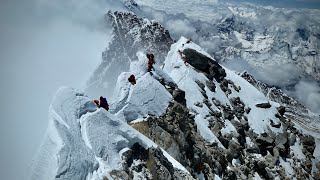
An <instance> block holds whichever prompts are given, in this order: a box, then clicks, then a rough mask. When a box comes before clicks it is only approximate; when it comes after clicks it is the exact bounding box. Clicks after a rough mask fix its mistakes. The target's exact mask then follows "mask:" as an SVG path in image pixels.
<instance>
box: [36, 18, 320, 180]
mask: <svg viewBox="0 0 320 180" xmlns="http://www.w3.org/2000/svg"><path fill="white" fill-rule="evenodd" d="M114 15H115V16H114ZM109 16H112V17H113V18H114V21H113V22H117V23H119V24H120V22H121V24H122V26H121V27H120V26H116V28H114V31H115V33H118V34H117V35H116V36H117V37H114V38H115V39H114V41H112V42H111V44H110V47H109V49H107V50H106V52H105V53H104V56H105V57H112V58H105V59H104V60H103V62H102V64H101V65H100V66H99V68H98V69H100V70H101V71H100V70H97V71H96V72H98V74H100V75H98V76H97V77H103V75H101V72H104V73H107V71H109V70H110V67H118V66H119V64H122V63H125V64H127V67H126V69H121V70H119V74H117V75H115V74H112V77H114V76H117V81H116V82H115V88H113V97H112V99H111V100H112V102H111V103H110V110H109V111H105V110H104V109H98V108H97V107H96V105H95V104H94V103H93V101H92V99H90V98H88V97H87V96H86V95H85V94H84V93H82V92H79V91H78V90H74V89H71V88H61V89H60V90H59V91H58V92H57V94H56V96H55V98H54V100H53V102H52V105H51V107H50V114H49V127H48V131H47V135H46V138H45V140H44V142H43V145H42V147H41V150H40V153H39V155H38V159H37V160H36V161H35V165H34V173H33V176H32V178H31V179H259V178H262V179H284V178H286V177H289V178H290V179H307V178H315V179H317V178H318V177H319V170H318V168H319V157H320V156H319V155H318V154H317V151H316V150H315V149H316V148H318V143H319V136H318V135H317V134H315V133H312V131H311V130H310V129H308V128H305V127H301V126H300V125H299V123H298V122H295V121H294V120H292V116H290V111H288V108H289V110H291V109H290V108H293V107H297V108H298V109H299V108H300V107H299V106H295V105H294V104H293V100H290V101H288V102H290V103H287V104H285V102H286V101H281V100H279V98H281V97H285V96H284V94H280V95H278V96H271V95H277V94H276V93H269V94H265V91H268V92H271V90H270V89H268V88H266V87H264V86H263V85H261V84H259V83H258V82H257V81H254V78H253V77H252V76H249V75H248V74H245V73H243V74H242V75H241V76H240V75H238V74H236V73H235V72H233V71H231V70H228V69H227V68H225V67H223V66H221V65H220V64H218V63H217V62H216V60H215V59H214V58H213V57H211V56H210V54H209V53H207V52H206V51H205V50H204V49H202V48H201V47H200V46H198V45H196V44H195V43H194V42H192V41H190V40H188V39H186V38H184V37H181V38H180V39H179V40H178V41H177V42H176V43H174V44H172V45H171V47H170V49H168V52H165V51H166V50H165V49H163V50H161V51H159V52H158V50H159V49H160V48H161V47H168V46H170V43H169V42H172V40H170V39H171V38H169V36H167V35H168V32H167V31H166V30H164V29H163V27H162V26H161V25H157V23H156V22H152V21H148V20H145V19H141V18H137V16H135V15H134V14H132V13H120V12H115V13H110V12H109ZM119 17H120V18H119ZM115 19H116V20H115ZM126 22H127V23H128V24H125V23H126ZM142 22H143V23H142ZM149 23H151V24H155V25H154V26H155V27H154V28H155V29H153V30H150V28H151V27H150V25H146V26H144V25H145V24H149ZM126 27H131V28H128V29H126ZM132 27H139V28H137V29H135V28H132ZM145 28H146V29H147V30H146V32H147V33H146V34H150V35H151V37H150V36H147V37H149V38H146V39H145V40H141V39H139V40H138V41H135V39H137V38H136V37H143V35H142V34H140V33H129V32H142V30H143V29H145ZM129 29H130V30H131V29H133V31H130V30H129ZM153 31H155V32H161V31H162V32H167V33H160V34H157V33H154V32H153ZM143 32H145V31H143ZM129 34H130V35H131V36H132V37H129ZM166 34H167V35H166ZM162 35H164V36H165V37H166V38H165V39H163V40H164V41H161V42H162V43H163V44H164V45H165V46H162V43H155V39H156V38H154V36H155V37H162ZM122 37H126V40H127V39H128V44H129V45H130V43H133V44H135V45H137V44H138V45H139V46H140V45H141V44H145V45H150V46H153V50H152V52H154V51H155V55H156V61H157V63H156V64H155V65H154V71H152V73H149V72H147V68H146V67H147V58H146V55H145V53H146V52H143V50H144V49H146V47H145V46H142V47H138V45H137V46H133V48H131V49H129V48H123V47H126V46H124V45H123V44H120V45H119V43H120V42H121V41H120V39H121V38H122ZM131 40H132V41H131ZM140 40H141V41H140ZM137 42H138V43H137ZM150 46H147V47H150ZM119 47H122V48H119ZM141 48H142V49H141ZM110 49H112V51H111V50H110ZM135 50H136V52H134V51H135ZM122 53H124V54H126V55H124V54H122ZM164 53H165V54H166V55H164ZM160 54H162V55H163V57H164V58H161V55H160ZM127 55H128V56H127ZM115 57H117V58H115ZM128 57H130V58H128ZM184 61H185V62H186V63H185V62H184ZM108 68H109V69H108ZM126 71H127V72H126ZM96 72H95V74H96ZM108 73H109V72H108ZM131 74H134V75H135V76H136V80H137V84H136V85H131V84H130V83H129V82H128V80H127V78H128V77H129V76H130V75H131ZM106 81H108V79H106V78H105V79H103V78H101V79H99V82H98V83H97V85H99V86H100V85H101V84H104V83H106ZM257 84H259V85H257ZM262 87H263V88H262ZM100 88H101V90H102V91H105V92H108V90H109V89H108V88H105V87H103V86H100ZM89 91H90V90H89ZM109 93H110V92H109ZM273 97H276V98H273ZM284 105H287V106H286V107H285V108H284V109H283V107H282V106H284ZM291 106H292V107H291ZM302 107H303V106H302ZM302 107H301V108H300V109H302ZM303 108H304V107H303ZM303 110H305V111H304V113H305V114H304V115H305V116H308V117H309V116H310V117H314V119H312V118H310V119H311V121H312V122H313V121H315V120H316V117H317V116H316V114H310V112H308V111H307V110H306V109H303ZM297 117H299V116H298V115H297ZM299 118H300V117H299ZM299 118H297V119H299ZM310 131H311V132H310ZM308 132H310V133H308Z"/></svg>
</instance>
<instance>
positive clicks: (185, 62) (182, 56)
mask: <svg viewBox="0 0 320 180" xmlns="http://www.w3.org/2000/svg"><path fill="white" fill-rule="evenodd" d="M178 53H179V55H180V58H181V59H183V62H184V64H185V65H187V58H186V55H185V54H183V52H182V51H180V49H179V50H178Z"/></svg>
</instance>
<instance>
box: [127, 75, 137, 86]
mask: <svg viewBox="0 0 320 180" xmlns="http://www.w3.org/2000/svg"><path fill="white" fill-rule="evenodd" d="M128 81H129V82H130V83H131V84H132V85H135V84H136V83H137V82H136V77H135V76H134V75H133V74H131V76H130V77H129V78H128Z"/></svg>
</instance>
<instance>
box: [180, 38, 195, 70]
mask: <svg viewBox="0 0 320 180" xmlns="http://www.w3.org/2000/svg"><path fill="white" fill-rule="evenodd" d="M191 41H192V40H191V39H188V40H187V41H186V44H189V43H191ZM183 46H184V44H182V47H183ZM178 53H179V55H180V58H181V59H183V62H184V64H185V65H187V57H186V55H185V54H183V52H182V51H181V50H180V49H178Z"/></svg>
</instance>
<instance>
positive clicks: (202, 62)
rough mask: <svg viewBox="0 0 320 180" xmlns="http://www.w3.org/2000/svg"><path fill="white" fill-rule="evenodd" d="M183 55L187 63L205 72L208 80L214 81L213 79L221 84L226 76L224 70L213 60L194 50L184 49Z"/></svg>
mask: <svg viewBox="0 0 320 180" xmlns="http://www.w3.org/2000/svg"><path fill="white" fill-rule="evenodd" d="M183 54H184V55H185V59H186V62H187V63H189V64H190V65H192V66H193V67H195V68H196V69H198V70H199V71H201V72H204V73H205V74H206V76H207V77H208V79H210V80H213V78H214V79H215V80H216V81H218V82H221V81H222V80H223V78H224V77H225V76H226V72H225V71H224V69H223V68H222V67H221V66H220V65H219V64H218V63H217V62H216V61H215V60H213V59H211V58H209V57H207V56H205V55H203V54H201V53H199V52H197V51H196V50H193V49H184V50H183Z"/></svg>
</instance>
